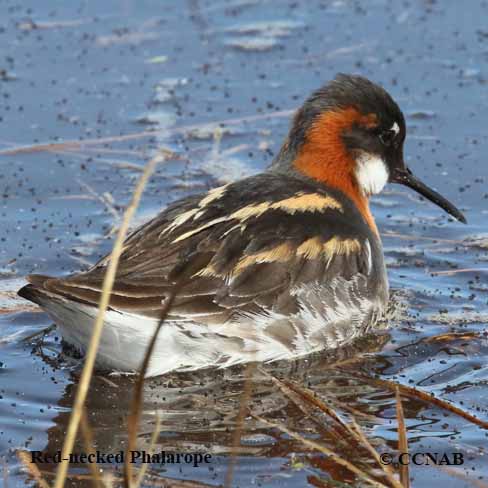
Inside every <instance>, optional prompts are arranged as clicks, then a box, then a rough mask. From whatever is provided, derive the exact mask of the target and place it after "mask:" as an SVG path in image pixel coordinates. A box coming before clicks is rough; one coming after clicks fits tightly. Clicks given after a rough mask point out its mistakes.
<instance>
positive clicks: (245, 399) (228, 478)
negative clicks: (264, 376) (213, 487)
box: [224, 363, 256, 488]
mask: <svg viewBox="0 0 488 488" xmlns="http://www.w3.org/2000/svg"><path fill="white" fill-rule="evenodd" d="M255 371H256V363H249V364H248V365H247V366H246V372H245V375H244V376H245V379H244V386H243V389H242V394H241V399H240V402H239V413H238V414H237V419H236V427H235V429H234V433H233V436H232V448H231V452H230V462H229V465H228V467H227V472H226V473H225V481H224V487H225V488H231V486H232V480H233V479H234V470H235V467H236V462H237V452H238V450H239V446H240V445H241V435H242V428H243V426H244V419H245V418H246V414H247V413H248V412H247V406H248V404H249V400H250V399H251V393H252V391H251V390H252V378H253V376H254V372H255Z"/></svg>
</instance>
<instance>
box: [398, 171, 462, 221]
mask: <svg viewBox="0 0 488 488" xmlns="http://www.w3.org/2000/svg"><path fill="white" fill-rule="evenodd" d="M390 181H392V182H393V183H400V184H402V185H405V186H408V187H409V188H412V190H415V191H416V192H418V193H420V194H421V195H422V196H424V197H425V198H427V199H428V200H430V201H431V202H432V203H435V204H436V205H438V206H439V207H441V208H442V209H444V210H445V211H446V212H447V213H448V214H450V215H452V216H453V217H454V218H455V219H457V220H459V221H460V222H462V223H463V224H465V223H466V218H465V217H464V215H463V214H462V213H461V212H460V211H459V210H458V209H457V208H456V207H455V206H454V205H453V204H452V203H451V202H450V201H449V200H446V199H445V198H444V197H443V196H442V195H440V194H439V193H437V192H436V191H434V190H432V188H429V187H428V186H427V185H425V184H424V183H422V182H421V181H420V180H419V179H418V178H416V177H415V176H414V175H413V174H412V172H411V171H410V170H409V169H408V168H405V169H403V168H402V169H401V170H399V171H396V172H395V174H394V175H393V178H392V179H391V180H390Z"/></svg>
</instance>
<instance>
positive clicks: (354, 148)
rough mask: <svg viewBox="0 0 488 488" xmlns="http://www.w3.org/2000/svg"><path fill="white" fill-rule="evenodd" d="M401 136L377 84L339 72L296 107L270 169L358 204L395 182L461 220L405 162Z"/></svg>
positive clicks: (394, 109)
mask: <svg viewBox="0 0 488 488" xmlns="http://www.w3.org/2000/svg"><path fill="white" fill-rule="evenodd" d="M405 136H406V126H405V118H404V116H403V114H402V111H401V110H400V108H399V107H398V105H397V104H396V103H395V101H394V100H393V99H392V98H391V96H390V95H389V94H388V93H387V92H386V91H385V90H384V89H383V88H381V87H380V86H378V85H376V84H374V83H372V82H371V81H369V80H367V79H366V78H363V77H361V76H351V75H344V74H339V75H338V76H337V77H336V78H335V79H334V80H333V81H331V82H330V83H328V84H327V85H325V86H324V87H322V88H320V89H319V90H317V91H315V92H314V93H313V94H312V95H311V96H310V97H309V98H308V99H307V100H306V101H305V103H304V104H303V106H302V107H301V108H300V109H299V110H298V111H297V113H296V115H295V117H294V119H293V123H292V127H291V130H290V132H289V134H288V137H287V140H286V141H285V144H284V145H283V148H282V149H281V151H280V154H279V155H278V156H277V158H276V159H275V161H274V163H273V167H275V168H278V169H280V168H282V169H286V170H287V171H293V172H298V173H301V174H303V175H306V176H308V177H311V178H314V179H316V180H319V181H321V182H323V183H325V184H327V185H330V186H333V187H336V188H338V189H340V190H342V191H343V192H344V193H346V194H347V195H348V196H349V197H351V198H352V199H353V200H354V201H355V202H356V204H358V205H359V204H360V203H361V202H362V203H363V204H364V202H365V201H366V202H367V199H368V197H369V196H370V195H372V194H376V193H379V192H380V191H381V190H382V189H383V187H384V186H385V185H386V183H388V182H390V183H400V184H402V185H405V186H408V187H410V188H412V189H414V190H415V191H417V192H418V193H420V194H421V195H423V196H424V197H425V198H427V199H429V200H430V201H432V202H433V203H435V204H437V205H438V206H439V207H441V208H442V209H444V210H445V211H446V212H448V213H449V214H451V215H452V216H453V217H455V218H456V219H458V220H460V221H461V222H466V220H465V218H464V216H463V214H462V213H461V212H460V211H459V210H458V209H457V208H456V207H455V206H454V205H453V204H452V203H450V202H449V201H448V200H446V199H445V198H444V197H442V196H441V195H440V194H439V193H437V192H436V191H434V190H432V189H431V188H429V187H428V186H427V185H425V184H424V183H422V182H421V181H420V180H419V179H418V178H416V177H415V176H414V175H413V174H412V172H411V171H410V169H409V168H408V167H407V166H406V164H405V161H404V159H403V145H404V141H405Z"/></svg>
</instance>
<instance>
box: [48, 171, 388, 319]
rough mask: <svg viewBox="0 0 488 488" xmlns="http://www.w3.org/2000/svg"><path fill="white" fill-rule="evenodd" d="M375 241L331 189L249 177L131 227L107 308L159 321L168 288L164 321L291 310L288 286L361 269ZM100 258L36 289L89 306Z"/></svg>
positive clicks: (349, 275) (365, 270)
mask: <svg viewBox="0 0 488 488" xmlns="http://www.w3.org/2000/svg"><path fill="white" fill-rule="evenodd" d="M378 246H379V241H378V240H377V239H376V237H375V236H374V235H373V233H372V232H371V230H370V229H369V227H368V226H367V225H366V223H365V222H364V221H363V219H362V217H361V215H360V214H359V212H358V211H357V210H356V209H355V208H354V207H353V206H352V203H351V202H350V201H349V200H348V199H347V198H346V197H344V196H343V195H342V194H341V193H339V192H337V191H334V190H332V189H330V190H327V189H324V188H323V187H319V186H318V185H315V184H314V183H312V182H309V181H305V180H301V179H298V178H295V177H291V176H290V177H288V176H283V175H279V176H278V175H274V174H271V173H270V174H263V175H258V176H255V177H251V178H248V179H245V180H241V181H239V182H236V183H233V184H230V185H226V186H224V187H220V188H216V189H214V190H212V191H210V192H209V193H207V194H206V195H203V196H201V195H199V196H192V197H190V198H187V199H185V200H181V201H179V202H176V203H175V204H173V205H171V206H169V207H168V208H167V209H166V210H164V211H163V212H161V213H160V214H159V215H158V216H157V217H155V218H154V219H153V220H151V221H149V222H148V223H146V224H145V225H143V226H142V227H140V228H139V229H137V230H136V231H135V232H134V233H132V234H131V235H130V236H129V237H128V238H127V240H126V242H125V244H124V250H123V253H122V255H121V258H120V262H119V267H118V271H117V276H116V279H115V283H114V288H113V292H112V295H111V300H110V306H111V308H113V309H116V310H120V311H128V312H131V313H136V314H140V315H143V316H148V317H159V314H161V311H162V309H163V305H164V303H165V302H166V300H168V297H169V296H170V295H172V294H173V293H174V295H175V296H174V301H173V304H172V307H171V311H170V314H169V317H168V318H172V319H174V320H195V321H198V322H201V323H207V324H213V323H217V324H218V323H223V322H226V321H228V320H230V319H233V318H236V317H238V316H242V314H255V313H256V314H259V313H267V312H269V311H274V312H279V313H294V312H296V311H297V309H298V307H299V303H298V302H297V299H296V296H295V293H294V291H295V290H296V289H298V288H300V286H302V285H304V284H320V283H323V284H326V283H330V282H332V281H333V280H334V279H336V278H340V279H342V280H346V281H348V280H351V279H353V278H354V277H355V276H358V275H362V276H365V277H367V276H368V275H371V274H372V273H373V272H374V271H375V270H374V269H373V268H374V267H375V266H376V264H375V259H374V258H375V255H378V254H379V255H380V256H381V250H380V249H379V248H378ZM108 260H109V256H107V257H105V258H103V259H102V260H101V261H99V262H98V263H97V264H96V265H95V266H93V267H92V268H91V269H90V270H89V271H87V272H85V273H80V274H75V275H71V276H69V277H67V278H64V279H46V280H42V286H43V287H44V288H45V289H46V290H49V291H50V292H52V293H56V294H59V295H62V296H64V297H66V298H69V299H71V300H74V301H80V302H83V303H90V304H94V305H96V304H97V303H98V300H99V295H100V291H101V288H102V282H103V277H104V274H105V271H106V266H107V263H108ZM379 265H380V266H383V265H382V260H381V262H380V263H379ZM379 271H381V270H379ZM367 281H368V280H365V282H367ZM373 281H374V280H373ZM378 286H379V285H378ZM363 288H364V289H363V290H362V291H361V293H362V294H368V293H370V294H371V296H373V295H374V294H375V293H377V289H376V285H375V284H374V282H373V283H372V285H371V286H370V285H368V286H366V287H363ZM326 298H327V297H325V299H326ZM332 305H333V304H331V306H332Z"/></svg>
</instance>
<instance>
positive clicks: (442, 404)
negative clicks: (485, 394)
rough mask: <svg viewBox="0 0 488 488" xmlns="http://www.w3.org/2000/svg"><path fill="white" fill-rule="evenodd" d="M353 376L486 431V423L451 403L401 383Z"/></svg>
mask: <svg viewBox="0 0 488 488" xmlns="http://www.w3.org/2000/svg"><path fill="white" fill-rule="evenodd" d="M354 375H355V377H357V378H361V379H363V380H364V381H366V382H368V383H370V384H373V385H376V386H383V387H386V388H388V389H389V390H391V391H393V392H396V389H397V388H399V390H400V393H401V394H402V395H403V396H406V397H409V398H413V399H417V400H423V401H424V402H426V403H430V404H432V405H435V406H436V407H439V408H443V409H444V410H447V411H448V412H451V413H454V414H456V415H458V416H459V417H462V418H464V419H465V420H467V421H469V422H471V423H473V424H475V425H478V426H479V427H482V428H483V429H488V421H486V420H482V419H479V418H478V417H475V416H474V415H472V414H470V413H469V412H466V411H464V410H462V409H461V408H459V407H456V406H455V405H452V404H451V403H449V402H447V401H445V400H441V399H440V398H436V397H434V396H432V395H429V394H428V393H426V392H425V391H422V390H417V389H416V388H412V387H411V386H406V385H402V384H401V383H395V382H394V381H390V380H384V379H380V378H371V377H370V376H367V375H363V374H358V373H354Z"/></svg>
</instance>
